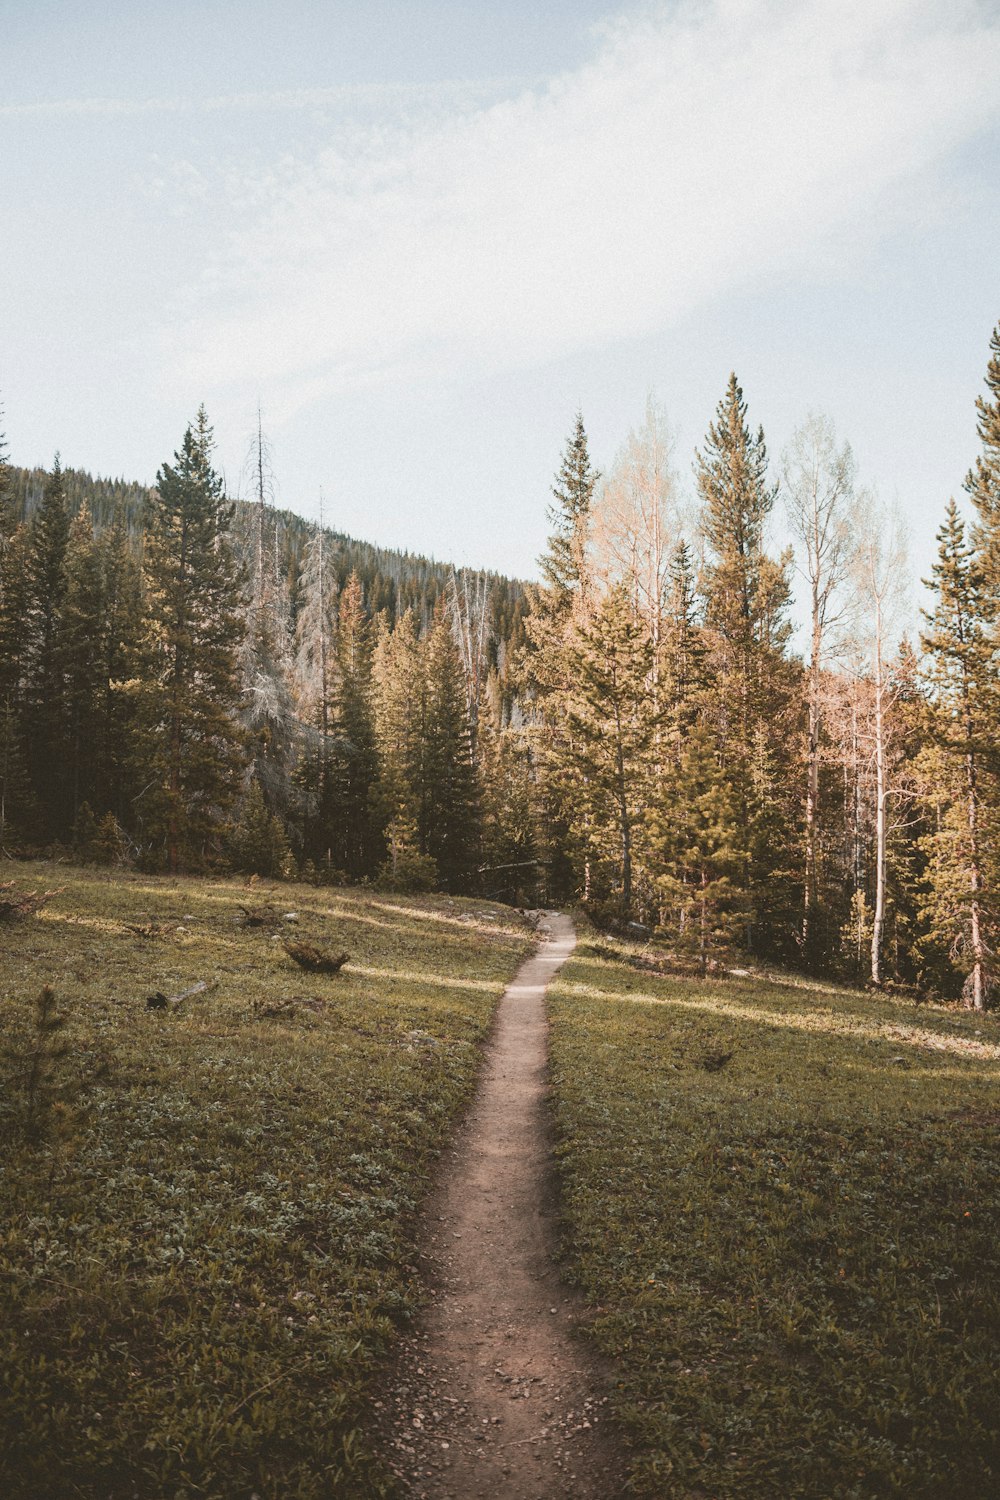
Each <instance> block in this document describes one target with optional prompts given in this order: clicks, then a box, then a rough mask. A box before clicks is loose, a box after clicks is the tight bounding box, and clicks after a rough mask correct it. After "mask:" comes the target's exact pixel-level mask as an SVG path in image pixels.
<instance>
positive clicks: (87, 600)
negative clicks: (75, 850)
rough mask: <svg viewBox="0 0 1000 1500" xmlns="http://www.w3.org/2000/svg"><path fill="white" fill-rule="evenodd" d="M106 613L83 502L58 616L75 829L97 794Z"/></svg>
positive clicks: (70, 809) (93, 540) (99, 560)
mask: <svg viewBox="0 0 1000 1500" xmlns="http://www.w3.org/2000/svg"><path fill="white" fill-rule="evenodd" d="M106 613H107V599H106V597H105V589H104V572H103V568H102V558H101V548H100V546H99V544H98V542H97V540H96V538H95V536H94V523H93V520H92V518H91V515H90V511H89V510H88V509H87V507H86V505H82V506H81V507H80V510H79V512H78V514H77V516H76V518H75V520H74V521H73V524H72V526H71V528H70V535H69V542H68V545H67V549H66V599H65V603H64V606H63V615H62V631H63V666H64V671H65V676H66V730H67V751H68V762H67V770H68V782H69V785H68V794H69V795H68V804H69V805H68V813H69V817H70V821H71V824H72V826H73V827H75V826H76V822H77V814H78V812H79V809H80V807H81V805H82V804H83V803H84V802H86V803H87V804H88V807H91V808H92V807H93V806H94V805H95V803H96V799H97V796H98V785H97V782H98V758H99V756H100V753H101V748H102V744H101V742H102V738H103V735H102V729H103V725H102V722H101V721H102V712H103V709H104V706H105V692H106V680H105V677H104V664H105V662H104V658H105V642H104V632H105V618H106ZM99 810H100V811H102V812H103V811H105V809H104V808H100V809H99ZM91 816H92V817H93V812H91ZM95 827H96V824H95Z"/></svg>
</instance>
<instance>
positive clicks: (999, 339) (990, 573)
mask: <svg viewBox="0 0 1000 1500" xmlns="http://www.w3.org/2000/svg"><path fill="white" fill-rule="evenodd" d="M986 388H987V392H988V394H987V395H985V396H978V397H977V398H976V413H977V423H976V428H977V431H978V434H979V440H980V442H981V443H982V445H983V448H982V452H981V453H980V454H979V455H978V457H977V458H976V462H975V464H974V466H973V468H972V469H971V471H970V472H969V474H968V476H967V478H966V481H965V488H966V490H967V491H968V493H969V495H970V496H971V498H972V503H973V505H974V506H975V507H976V512H977V525H976V527H975V529H974V532H973V542H974V545H975V547H976V550H977V552H978V554H979V557H980V565H981V568H982V574H983V586H984V589H985V596H984V602H985V607H986V610H987V614H988V617H989V625H990V629H991V632H992V638H993V644H994V646H995V647H997V646H1000V324H998V325H997V327H996V328H995V329H994V330H993V336H992V338H991V339H990V358H989V362H988V364H987V367H986Z"/></svg>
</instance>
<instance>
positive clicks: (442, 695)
mask: <svg viewBox="0 0 1000 1500" xmlns="http://www.w3.org/2000/svg"><path fill="white" fill-rule="evenodd" d="M421 654H422V656H423V670H424V679H425V683H426V705H427V708H426V719H425V743H424V754H423V764H422V785H421V797H420V816H419V820H418V829H419V832H420V845H421V849H422V850H423V852H424V853H426V854H429V855H430V856H431V858H432V859H433V860H434V861H435V863H436V865H437V868H438V872H439V874H440V877H441V881H442V883H443V885H444V887H445V889H446V890H450V891H461V890H466V889H468V888H469V886H470V884H471V879H472V874H473V871H474V869H475V865H476V860H477V857H478V852H479V831H480V805H479V784H478V780H477V777H476V771H475V767H474V765H473V760H472V725H471V723H470V719H469V710H468V701H467V698H466V691H465V678H464V674H463V671H462V662H461V658H460V657H459V654H458V648H457V646H456V644H455V639H454V636H453V635H452V630H451V626H450V624H449V622H448V619H447V616H446V615H445V612H444V610H443V609H442V608H439V609H438V612H437V615H436V618H435V621H434V625H433V627H432V629H431V631H430V634H429V635H428V636H427V638H426V640H425V641H424V642H423V645H422V653H421Z"/></svg>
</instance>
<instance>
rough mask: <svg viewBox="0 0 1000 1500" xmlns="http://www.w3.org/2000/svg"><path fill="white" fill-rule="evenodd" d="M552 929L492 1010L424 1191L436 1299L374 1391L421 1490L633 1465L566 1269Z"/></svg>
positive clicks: (566, 1485)
mask: <svg viewBox="0 0 1000 1500" xmlns="http://www.w3.org/2000/svg"><path fill="white" fill-rule="evenodd" d="M540 931H541V932H542V934H543V942H542V945H541V947H540V949H539V951H538V953H537V954H536V955H535V957H534V958H531V959H529V960H528V961H527V962H526V963H525V964H523V965H522V967H521V968H520V969H519V970H518V973H517V974H516V976H515V978H514V980H513V981H512V983H511V984H510V986H509V987H508V989H507V990H506V992H505V994H504V996H503V998H502V1000H501V1001H500V1005H499V1008H498V1011H497V1019H496V1025H495V1028H494V1034H493V1039H492V1042H491V1045H490V1048H489V1050H488V1053H487V1057H486V1060H485V1065H484V1069H483V1076H482V1080H481V1083H480V1087H479V1092H478V1094H477V1096H476V1099H475V1101H474V1103H473V1106H472V1110H471V1112H470V1115H469V1117H468V1119H467V1121H466V1124H465V1126H464V1128H463V1131H462V1132H461V1134H460V1136H459V1137H458V1139H457V1141H456V1143H455V1145H454V1147H453V1150H452V1152H451V1153H450V1156H446V1157H445V1162H444V1174H443V1175H444V1180H443V1182H442V1185H441V1187H440V1189H439V1190H438V1193H437V1195H436V1197H435V1199H434V1200H432V1202H431V1205H430V1210H429V1214H428V1220H427V1231H426V1236H425V1240H424V1244H423V1252H422V1253H423V1256H424V1265H425V1268H426V1280H427V1284H428V1290H429V1293H430V1299H431V1300H430V1304H429V1308H428V1310H427V1312H426V1314H425V1316H424V1319H423V1323H422V1326H421V1327H420V1328H419V1329H418V1331H417V1332H416V1333H415V1334H414V1335H413V1337H411V1338H410V1339H408V1340H407V1341H406V1342H405V1344H404V1347H403V1350H402V1353H401V1356H400V1359H399V1364H398V1367H397V1369H396V1372H395V1375H394V1379H393V1383H392V1389H391V1390H390V1391H388V1392H387V1394H386V1395H385V1397H384V1398H383V1400H382V1401H381V1402H380V1403H378V1405H379V1408H380V1410H379V1412H378V1413H377V1415H378V1416H379V1422H380V1427H381V1429H382V1431H383V1432H384V1434H385V1441H386V1443H387V1445H388V1452H389V1456H390V1461H391V1464H392V1467H393V1469H394V1471H395V1473H396V1475H397V1477H398V1479H399V1481H400V1485H401V1488H402V1492H403V1493H404V1494H406V1495H410V1496H413V1497H424V1496H426V1497H428V1500H474V1497H477V1496H489V1497H491V1500H615V1497H616V1496H619V1495H620V1494H621V1493H622V1487H623V1474H624V1464H623V1461H622V1455H621V1450H620V1446H619V1444H618V1442H617V1441H616V1438H615V1434H614V1433H613V1432H612V1431H611V1430H610V1425H609V1421H608V1417H607V1411H608V1407H607V1380H606V1375H605V1373H604V1372H603V1371H602V1370H601V1369H600V1368H599V1367H598V1365H597V1363H596V1362H595V1359H594V1356H593V1354H592V1352H591V1351H590V1350H589V1349H588V1348H587V1346H586V1344H585V1343H584V1340H583V1338H582V1336H581V1335H580V1333H579V1325H580V1324H581V1322H582V1321H583V1319H584V1316H585V1313H584V1309H583V1307H582V1304H581V1302H580V1300H579V1299H578V1298H577V1297H576V1296H575V1295H574V1294H573V1293H572V1292H571V1291H570V1290H569V1289H568V1288H567V1287H565V1286H564V1285H563V1284H562V1282H561V1281H560V1279H559V1274H558V1271H557V1270H556V1266H555V1260H554V1254H555V1248H556V1246H555V1239H556V1234H555V1202H554V1188H553V1174H552V1162H551V1150H550V1147H551V1142H550V1137H549V1127H548V1117H547V1112H546V1108H545V1096H546V1039H547V1024H546V1018H545V1008H544V997H545V988H546V985H547V984H548V982H549V980H550V979H551V978H552V976H553V975H554V974H555V972H556V970H557V969H558V968H560V966H561V965H562V964H563V963H564V962H565V960H566V959H567V957H568V956H569V954H570V953H571V951H572V949H573V947H574V945H575V942H576V938H575V935H574V932H573V925H572V923H571V922H570V920H569V918H568V917H564V916H561V915H558V914H556V913H546V914H545V915H544V916H543V918H542V921H541V924H540Z"/></svg>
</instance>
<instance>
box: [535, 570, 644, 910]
mask: <svg viewBox="0 0 1000 1500" xmlns="http://www.w3.org/2000/svg"><path fill="white" fill-rule="evenodd" d="M651 666H652V646H651V644H650V641H649V637H648V635H647V633H646V632H645V630H644V629H643V627H642V626H641V625H640V623H639V622H638V621H637V620H636V619H635V616H634V613H633V609H632V604H631V600H630V598H629V595H628V590H627V589H626V587H625V586H624V585H621V584H619V585H618V586H616V587H615V588H612V589H610V590H608V592H607V593H606V594H605V595H604V597H603V598H602V599H601V600H600V601H599V602H598V603H597V605H596V607H595V610H594V613H593V615H592V616H591V617H590V618H589V619H586V620H582V621H580V622H579V623H578V624H577V626H576V628H575V630H574V633H573V636H572V638H571V641H570V643H569V646H568V651H567V667H568V673H569V680H570V681H571V683H572V684H573V686H572V688H571V689H570V690H569V691H568V692H567V695H566V698H565V700H564V703H565V718H566V730H567V733H566V737H565V741H564V743H563V744H562V745H561V747H560V749H559V750H558V752H557V765H558V768H559V774H560V775H561V779H562V783H563V790H564V798H565V805H566V806H567V807H569V808H571V809H572V813H571V815H570V816H571V828H572V830H573V833H574V836H575V840H576V842H577V845H578V847H580V848H581V850H582V852H583V856H584V859H586V858H587V857H588V855H589V856H591V857H593V859H594V860H595V862H598V863H600V864H601V865H603V866H604V867H605V869H607V870H608V871H609V875H610V890H609V891H608V893H607V894H608V895H610V896H611V897H612V899H613V900H615V901H616V902H617V904H618V905H619V906H620V908H621V911H622V913H629V912H630V911H631V909H632V903H633V884H634V867H635V856H636V841H637V836H638V835H639V834H640V833H641V830H642V819H643V813H644V809H645V807H646V806H647V803H648V792H649V774H650V761H651V755H652V750H653V745H654V742H655V736H656V731H657V728H658V725H657V723H656V721H655V715H654V708H653V700H652V696H651V694H650V692H649V678H650V670H651ZM591 894H592V893H591Z"/></svg>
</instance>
